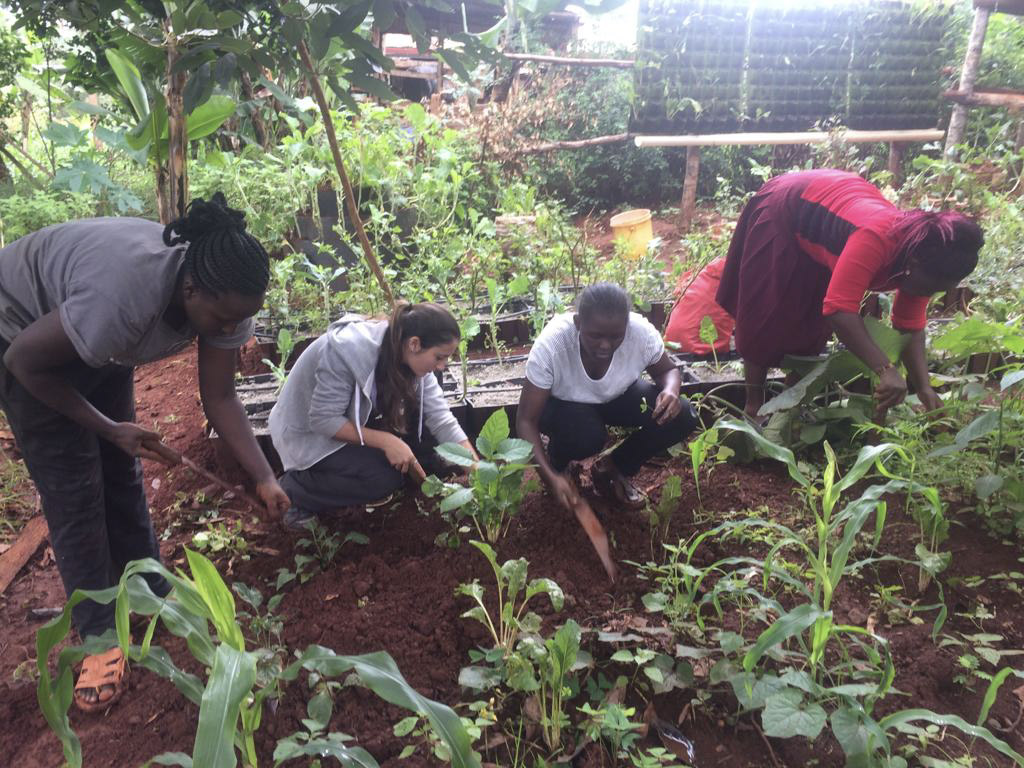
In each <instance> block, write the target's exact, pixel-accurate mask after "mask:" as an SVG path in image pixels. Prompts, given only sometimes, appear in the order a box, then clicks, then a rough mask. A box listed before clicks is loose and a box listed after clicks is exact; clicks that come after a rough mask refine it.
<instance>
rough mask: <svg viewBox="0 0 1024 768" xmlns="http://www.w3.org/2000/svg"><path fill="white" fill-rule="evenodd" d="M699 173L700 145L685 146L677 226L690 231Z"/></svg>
mask: <svg viewBox="0 0 1024 768" xmlns="http://www.w3.org/2000/svg"><path fill="white" fill-rule="evenodd" d="M699 175H700V147H687V148H686V175H685V176H684V177H683V199H682V200H681V201H680V203H679V228H680V229H681V230H682V231H683V232H689V231H690V225H691V224H693V215H694V212H695V211H696V209H697V177H698V176H699Z"/></svg>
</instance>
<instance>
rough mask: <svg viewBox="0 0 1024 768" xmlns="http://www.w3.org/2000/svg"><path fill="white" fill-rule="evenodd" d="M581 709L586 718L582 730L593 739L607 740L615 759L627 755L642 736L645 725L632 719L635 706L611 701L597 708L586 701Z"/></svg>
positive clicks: (609, 749) (581, 726)
mask: <svg viewBox="0 0 1024 768" xmlns="http://www.w3.org/2000/svg"><path fill="white" fill-rule="evenodd" d="M579 711H580V713H581V714H583V715H584V716H585V718H586V719H585V720H584V721H583V723H582V724H581V725H580V730H581V731H583V733H584V735H586V737H587V738H588V739H590V740H592V741H598V742H601V741H603V742H606V743H607V744H608V751H609V752H610V753H611V755H612V759H613V760H614V761H617V760H618V759H620V758H623V757H626V753H627V752H628V751H629V750H630V749H631V748H632V747H633V745H635V744H636V743H637V742H638V741H639V740H640V738H641V735H640V732H639V731H640V730H641V729H642V728H643V725H642V724H641V723H636V722H633V721H632V720H630V718H631V717H633V716H634V715H635V714H636V708H635V707H624V706H622V705H621V704H617V703H615V702H610V703H605V704H603V705H600V706H598V707H596V708H595V707H591V706H590V704H589V703H584V704H583V706H581V707H580V710H579Z"/></svg>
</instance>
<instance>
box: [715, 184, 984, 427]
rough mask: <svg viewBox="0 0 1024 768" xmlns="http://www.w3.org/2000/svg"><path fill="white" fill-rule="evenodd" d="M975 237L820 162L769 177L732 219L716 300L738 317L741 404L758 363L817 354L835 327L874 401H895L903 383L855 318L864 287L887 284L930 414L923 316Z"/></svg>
mask: <svg viewBox="0 0 1024 768" xmlns="http://www.w3.org/2000/svg"><path fill="white" fill-rule="evenodd" d="M984 242H985V238H984V236H983V235H982V232H981V229H980V228H979V227H978V225H977V224H976V223H974V221H972V220H971V219H969V218H967V217H966V216H964V215H962V214H959V213H952V212H947V213H935V212H929V211H903V210H901V209H899V208H897V207H896V206H894V205H893V204H892V203H890V202H889V201H888V200H886V199H885V198H884V197H883V196H882V193H881V192H880V191H879V190H878V189H877V188H876V187H875V186H874V185H873V184H871V183H869V182H867V181H865V180H864V179H862V178H861V177H860V176H857V175H856V174H854V173H847V172H845V171H835V170H828V169H820V170H813V171H797V172H795V173H786V174H783V175H782V176H777V177H776V178H774V179H772V180H771V181H769V182H768V183H767V184H765V185H764V186H763V187H761V189H760V190H759V191H758V192H757V194H756V195H754V197H752V198H751V199H750V201H749V202H748V203H747V204H746V207H744V209H743V213H742V214H741V215H740V220H739V222H738V223H737V224H736V231H735V233H734V234H733V237H732V242H731V243H730V245H729V255H728V257H727V258H726V264H725V270H724V272H723V274H722V282H721V283H720V285H719V287H718V294H717V297H716V299H717V301H718V303H719V304H720V305H721V306H722V307H723V308H724V309H725V310H726V311H727V312H729V314H731V315H732V316H733V317H734V318H735V319H736V349H737V350H738V351H739V353H740V355H741V356H742V357H743V363H744V367H745V375H746V389H747V402H746V412H747V414H748V415H749V416H751V417H756V416H757V412H758V411H759V410H760V408H761V406H762V404H763V403H764V382H765V376H766V373H767V371H768V368H770V367H771V366H774V365H778V364H779V363H780V362H781V361H782V358H783V357H784V356H785V355H816V354H818V353H819V352H821V351H822V350H823V349H824V347H825V342H826V341H828V339H829V337H830V336H831V335H832V333H833V332H835V334H836V335H837V336H838V337H839V340H840V341H841V342H842V343H843V344H845V345H846V347H847V348H848V349H849V350H850V351H851V352H853V353H854V354H855V355H857V357H859V358H860V359H861V360H862V361H863V362H864V364H865V365H866V366H867V367H868V368H870V369H871V370H873V371H875V372H876V373H877V374H878V378H879V381H878V384H877V386H876V387H875V400H876V403H877V405H878V406H879V408H883V409H884V408H889V407H891V406H893V405H896V404H898V403H900V402H901V401H902V400H903V398H904V397H906V394H907V381H906V380H905V379H904V378H903V376H902V375H901V374H900V372H899V370H897V368H896V367H895V366H894V365H893V364H892V363H891V362H890V361H889V358H888V356H887V355H886V354H885V352H883V351H882V350H881V349H880V348H879V347H878V345H877V344H875V342H874V341H873V340H872V339H871V336H870V335H869V334H868V331H867V328H866V327H865V325H864V321H863V320H862V319H861V317H860V313H859V310H860V304H861V301H862V299H863V298H864V294H865V292H866V291H869V290H870V291H893V290H894V291H896V299H895V301H894V303H893V311H892V324H893V327H895V328H896V329H897V330H899V331H901V332H903V333H905V334H909V337H910V338H909V339H908V341H907V344H906V346H905V347H904V351H903V356H902V360H903V363H904V365H906V368H907V373H908V377H909V379H910V381H911V383H912V384H913V385H914V391H915V392H916V393H917V396H918V398H919V399H920V401H921V403H922V404H923V405H924V406H925V407H926V408H927V409H928V410H934V409H936V408H938V407H939V406H940V401H939V398H938V395H936V394H935V392H934V390H933V389H932V387H931V384H930V383H929V376H928V365H927V362H926V359H925V331H924V327H925V320H926V312H927V309H928V302H929V300H930V298H931V296H932V295H933V294H936V293H939V292H940V291H945V290H950V289H952V288H954V287H956V285H957V283H959V282H960V281H961V280H962V279H963V278H965V277H966V276H967V275H969V274H970V273H971V272H972V271H973V270H974V267H975V266H976V265H977V263H978V251H979V250H980V249H981V247H982V245H983V244H984Z"/></svg>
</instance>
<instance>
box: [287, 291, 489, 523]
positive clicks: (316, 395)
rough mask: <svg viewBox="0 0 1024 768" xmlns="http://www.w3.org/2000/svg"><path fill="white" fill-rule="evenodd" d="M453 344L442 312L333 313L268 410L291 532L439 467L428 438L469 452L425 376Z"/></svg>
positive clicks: (452, 330) (455, 339)
mask: <svg viewBox="0 0 1024 768" xmlns="http://www.w3.org/2000/svg"><path fill="white" fill-rule="evenodd" d="M458 344H459V324H458V323H457V322H455V318H454V317H452V315H451V313H450V312H449V311H448V310H447V309H445V308H444V307H442V306H440V305H438V304H432V303H423V304H399V305H398V306H397V307H396V308H395V311H394V312H393V313H392V314H391V317H390V318H388V319H375V320H365V319H363V318H362V317H361V316H359V315H348V316H346V317H343V318H341V319H340V320H338V321H336V322H335V323H333V324H332V325H331V327H330V328H328V329H327V333H325V334H324V335H323V336H321V337H320V338H319V339H317V340H316V341H314V342H313V343H312V344H311V345H310V346H309V347H308V348H307V349H306V350H305V351H304V352H303V353H302V354H301V355H300V356H299V359H298V360H297V361H296V363H295V366H294V367H293V368H292V371H291V373H290V374H289V376H288V380H287V381H286V382H285V385H284V389H282V390H281V396H280V397H279V398H278V400H277V404H276V405H274V409H273V410H272V411H271V412H270V435H271V437H272V438H273V440H274V447H275V448H277V452H278V454H280V456H281V463H282V464H283V465H284V469H285V473H284V476H283V477H282V478H281V485H282V486H284V488H285V490H286V491H287V492H288V495H289V496H290V497H291V500H292V504H293V506H292V508H291V509H289V510H288V512H287V513H285V519H284V524H285V528H287V529H289V530H291V531H294V532H301V531H304V530H305V528H306V526H308V525H309V524H310V522H311V521H312V520H314V519H315V518H316V517H318V516H319V515H323V514H325V513H329V512H332V511H334V510H336V509H338V508H339V507H348V506H359V505H364V504H374V503H379V502H380V501H381V500H382V499H386V498H387V497H388V496H390V495H391V494H392V493H394V492H395V491H396V490H398V489H399V488H400V487H401V486H402V483H403V482H404V475H405V473H407V472H408V471H409V470H410V469H416V466H417V465H422V466H420V467H419V470H420V472H422V471H423V466H426V468H427V471H437V470H439V469H441V467H440V466H438V459H437V456H436V454H435V453H434V451H433V450H432V449H433V446H434V445H436V444H437V442H441V443H445V442H452V443H460V444H462V445H463V446H464V447H465V448H466V449H467V450H469V451H470V452H473V453H474V455H475V451H473V447H472V445H471V444H470V442H469V439H468V438H467V437H466V433H465V432H463V431H462V427H460V426H459V423H458V422H457V421H456V420H455V417H454V416H453V415H452V412H451V411H450V410H449V409H448V404H447V403H446V402H445V399H444V395H443V394H442V392H441V387H440V385H439V384H438V383H437V378H436V377H435V375H434V373H435V371H441V370H444V367H445V366H446V365H447V364H448V358H449V357H451V355H452V354H453V353H454V352H455V349H456V347H457V346H458ZM424 426H426V427H427V429H428V430H429V431H430V435H429V436H426V437H425V436H424V434H423V427H424ZM430 436H432V437H433V439H434V441H436V442H434V441H432V440H430V439H429V438H430Z"/></svg>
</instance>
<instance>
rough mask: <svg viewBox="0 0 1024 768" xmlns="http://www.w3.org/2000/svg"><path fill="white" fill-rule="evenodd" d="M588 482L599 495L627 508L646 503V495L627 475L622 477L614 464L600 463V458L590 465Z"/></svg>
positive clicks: (640, 506)
mask: <svg viewBox="0 0 1024 768" xmlns="http://www.w3.org/2000/svg"><path fill="white" fill-rule="evenodd" d="M590 482H592V483H593V484H594V490H595V491H597V493H599V494H600V495H601V496H604V497H605V498H606V499H609V500H610V501H613V502H616V503H617V504H619V505H621V506H623V507H626V508H627V509H643V508H644V506H646V505H647V496H645V495H644V494H643V492H642V491H641V490H640V489H639V488H637V487H636V486H635V485H633V483H632V481H631V480H630V479H629V478H628V477H623V475H622V474H621V473H620V472H619V471H618V470H617V469H615V467H614V466H607V465H602V463H601V461H600V460H598V461H595V462H594V464H593V466H591V467H590Z"/></svg>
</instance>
